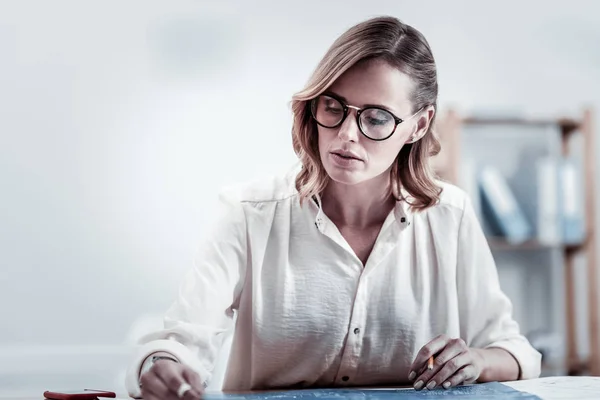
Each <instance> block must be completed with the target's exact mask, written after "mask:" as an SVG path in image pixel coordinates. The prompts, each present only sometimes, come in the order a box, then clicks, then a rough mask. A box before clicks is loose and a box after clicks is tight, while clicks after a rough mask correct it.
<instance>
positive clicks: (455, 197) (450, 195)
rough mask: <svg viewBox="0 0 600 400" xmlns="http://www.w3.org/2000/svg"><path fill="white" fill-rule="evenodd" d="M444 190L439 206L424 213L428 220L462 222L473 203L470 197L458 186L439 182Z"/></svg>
mask: <svg viewBox="0 0 600 400" xmlns="http://www.w3.org/2000/svg"><path fill="white" fill-rule="evenodd" d="M436 183H437V184H438V186H439V187H440V188H441V189H442V192H441V193H440V198H439V201H438V202H437V204H435V205H434V206H431V207H429V208H428V209H427V210H425V212H424V213H423V215H424V216H426V217H427V218H428V219H436V220H438V219H439V220H445V221H448V222H449V221H450V220H451V221H456V222H458V221H460V220H461V219H462V216H463V215H464V213H465V211H466V210H468V209H469V207H470V205H471V203H470V199H469V195H468V194H467V193H466V192H465V191H464V190H463V189H461V188H459V187H458V186H455V185H453V184H451V183H448V182H444V181H437V182H436Z"/></svg>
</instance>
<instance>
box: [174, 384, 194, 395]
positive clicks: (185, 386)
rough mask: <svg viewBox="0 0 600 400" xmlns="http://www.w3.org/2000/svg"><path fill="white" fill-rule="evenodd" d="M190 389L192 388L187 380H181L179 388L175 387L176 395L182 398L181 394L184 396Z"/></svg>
mask: <svg viewBox="0 0 600 400" xmlns="http://www.w3.org/2000/svg"><path fill="white" fill-rule="evenodd" d="M190 390H192V387H191V386H190V384H189V383H187V382H183V383H182V384H181V386H179V389H177V397H179V398H180V399H183V396H185V394H186V393H187V392H189V391H190Z"/></svg>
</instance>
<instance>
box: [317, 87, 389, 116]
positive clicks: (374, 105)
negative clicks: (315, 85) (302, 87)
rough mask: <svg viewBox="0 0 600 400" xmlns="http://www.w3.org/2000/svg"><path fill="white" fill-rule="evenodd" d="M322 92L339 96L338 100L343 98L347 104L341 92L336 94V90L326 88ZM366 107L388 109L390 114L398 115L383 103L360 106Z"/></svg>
mask: <svg viewBox="0 0 600 400" xmlns="http://www.w3.org/2000/svg"><path fill="white" fill-rule="evenodd" d="M323 94H324V95H327V94H331V95H333V96H334V97H337V98H339V99H340V100H343V101H344V102H345V103H346V104H348V99H346V98H345V97H344V96H342V95H341V94H338V93H336V92H334V91H332V90H327V91H325V92H324V93H323ZM368 107H377V108H381V109H383V110H386V111H388V112H390V113H392V115H394V116H395V117H396V118H398V117H397V113H396V112H395V111H393V110H392V109H391V108H390V107H387V106H384V105H383V104H364V105H363V106H362V107H361V108H368Z"/></svg>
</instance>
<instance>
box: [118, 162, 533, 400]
mask: <svg viewBox="0 0 600 400" xmlns="http://www.w3.org/2000/svg"><path fill="white" fill-rule="evenodd" d="M295 172H296V171H292V172H290V173H288V174H287V175H286V176H284V177H279V178H274V179H272V180H269V181H263V182H257V183H253V184H249V185H244V187H241V188H237V189H231V190H228V191H226V192H224V193H223V194H222V195H221V197H220V199H221V203H222V205H223V209H222V214H221V217H220V218H218V223H217V224H216V227H215V229H214V231H213V233H212V235H211V236H210V240H208V241H207V242H206V244H205V246H204V247H203V251H201V252H200V255H199V257H198V259H197V262H196V263H195V267H194V268H193V269H192V270H191V271H190V272H189V274H188V275H187V277H186V279H185V280H184V282H183V284H182V287H181V290H180V293H179V298H178V299H177V301H176V302H175V303H174V304H173V305H172V307H171V308H170V309H169V311H168V313H167V315H166V317H165V327H164V329H163V330H161V331H159V332H155V333H152V334H149V335H147V336H146V337H144V338H143V339H142V342H141V346H140V348H139V351H138V353H137V355H136V357H135V362H134V363H132V365H131V366H130V368H129V371H128V374H127V378H126V386H127V389H128V391H129V393H130V395H132V396H133V397H138V396H139V395H140V391H139V388H138V379H139V371H140V366H141V363H142V362H143V361H144V359H145V358H146V357H147V356H148V355H150V354H152V353H154V352H157V351H165V352H168V353H171V354H172V355H173V356H175V357H176V358H177V359H178V360H179V361H180V362H183V363H186V364H188V365H190V366H191V367H192V368H194V369H195V370H196V371H198V373H199V374H200V375H201V377H202V378H203V379H206V380H207V381H208V380H209V379H210V377H211V371H212V370H213V366H214V362H215V357H216V355H217V353H218V351H219V349H220V346H221V342H222V338H223V336H224V335H223V334H224V333H225V332H227V331H228V330H229V329H232V327H233V319H232V317H233V314H234V312H235V313H237V321H236V323H235V327H234V336H233V343H232V347H231V353H230V358H229V362H228V366H227V371H226V373H225V378H224V382H223V389H224V390H248V389H258V388H261V389H265V388H275V387H287V388H289V387H295V388H298V387H304V386H330V387H331V386H339V387H343V386H353V385H383V384H406V383H408V378H407V377H408V374H409V367H410V365H411V363H412V361H413V360H414V357H415V356H416V354H417V352H418V351H419V349H420V348H421V347H422V346H423V345H425V344H426V343H427V342H429V341H430V340H431V339H433V338H434V337H436V336H437V335H439V334H446V335H448V336H450V337H456V338H458V337H460V338H462V339H463V340H464V341H465V342H466V343H467V345H468V346H470V347H477V348H487V347H498V348H503V349H505V350H507V351H508V352H510V354H512V355H513V356H514V358H515V359H516V360H517V362H518V363H519V366H520V370H521V374H520V378H521V379H528V378H534V377H537V376H538V375H539V374H540V360H541V356H540V354H539V353H538V352H537V351H536V350H534V349H533V348H532V347H531V345H530V344H529V342H528V341H527V339H526V338H525V337H523V336H522V335H521V334H520V333H519V326H518V324H517V323H516V322H515V321H514V320H513V318H512V315H511V313H512V305H511V303H510V301H509V299H508V298H507V297H506V295H505V294H504V293H503V292H502V290H501V289H500V286H499V282H498V276H497V271H496V266H495V263H494V260H493V258H492V254H491V252H490V249H489V246H488V244H487V242H486V239H485V237H484V234H483V232H482V230H481V228H480V225H479V223H478V221H477V218H476V215H475V213H474V211H473V208H472V206H471V204H470V201H469V199H468V197H467V195H466V194H465V193H464V192H463V191H462V190H460V189H458V188H457V187H455V186H452V185H449V184H447V183H440V185H441V186H442V188H443V192H442V195H441V201H440V202H439V204H438V205H436V206H434V207H431V208H429V209H427V210H426V211H423V212H414V213H413V212H411V211H410V209H409V207H407V205H406V203H405V202H398V203H397V206H396V207H395V208H394V210H393V211H392V212H390V214H389V215H388V217H387V219H386V220H385V222H384V224H383V226H382V228H381V231H380V233H379V235H378V237H377V240H376V242H375V245H374V247H373V250H372V252H371V254H370V256H369V258H368V260H367V263H366V265H364V267H363V264H362V263H361V261H360V259H359V258H358V257H357V256H356V255H355V253H354V252H353V250H352V249H351V247H350V246H349V245H348V243H347V242H346V240H345V239H344V238H343V237H342V235H341V234H340V232H339V230H338V229H337V227H336V226H335V224H333V223H332V222H331V220H330V219H329V218H328V217H327V215H325V213H324V212H323V211H322V209H321V208H320V206H319V199H317V201H314V200H313V201H306V202H305V203H304V205H303V206H301V205H300V202H299V195H298V192H297V190H296V189H295V187H294V178H295Z"/></svg>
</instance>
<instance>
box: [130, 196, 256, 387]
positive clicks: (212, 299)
mask: <svg viewBox="0 0 600 400" xmlns="http://www.w3.org/2000/svg"><path fill="white" fill-rule="evenodd" d="M220 211H221V213H220V216H219V217H218V218H217V222H216V225H215V226H214V228H213V229H212V231H211V234H210V236H209V238H208V240H207V241H206V242H205V243H204V246H203V247H202V249H201V251H199V253H198V256H197V257H196V259H195V262H194V267H193V268H192V269H191V270H190V271H189V272H188V273H187V275H186V276H185V278H184V280H183V282H182V284H181V286H180V290H179V295H178V298H177V299H176V301H175V302H174V303H173V305H172V306H171V307H170V308H169V310H168V311H167V313H166V316H165V318H164V329H161V330H159V331H157V332H152V333H150V334H148V335H146V336H144V337H143V338H142V339H141V340H140V346H139V348H138V349H137V351H136V354H135V356H134V360H133V362H132V363H131V364H130V366H129V369H128V371H127V375H126V381H125V384H126V388H127V391H128V393H129V395H130V396H132V397H134V398H139V397H140V395H141V393H140V389H139V385H138V381H139V373H140V368H141V365H142V363H143V361H144V360H145V359H146V358H147V357H148V356H149V355H150V354H153V353H156V352H167V353H170V354H172V355H173V356H174V357H175V358H176V359H177V360H178V361H179V362H181V363H184V364H186V365H188V366H190V367H191V368H193V369H194V370H195V371H196V372H198V373H199V375H200V377H201V379H202V380H203V381H204V382H205V383H206V382H208V381H209V380H210V378H211V372H212V370H213V368H214V363H215V358H216V356H217V354H218V351H219V350H220V347H221V342H222V339H223V336H224V335H222V334H223V333H225V332H227V331H228V330H229V329H230V328H231V327H232V326H233V310H234V309H236V308H237V302H238V301H239V297H240V293H241V290H242V286H243V283H244V278H245V271H246V266H247V255H248V251H247V234H246V219H245V215H244V211H243V208H242V204H241V202H240V201H237V200H235V199H234V198H233V197H232V196H228V195H224V194H222V195H221V196H220Z"/></svg>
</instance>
